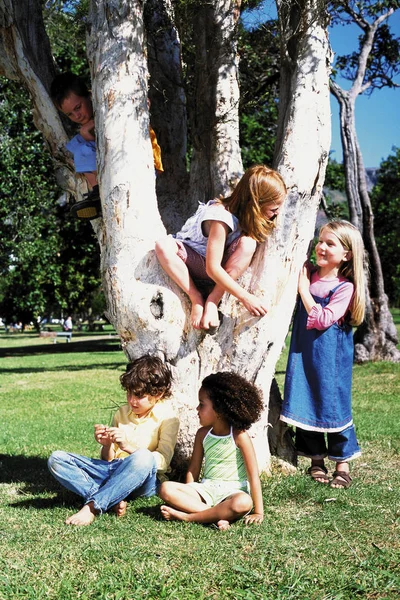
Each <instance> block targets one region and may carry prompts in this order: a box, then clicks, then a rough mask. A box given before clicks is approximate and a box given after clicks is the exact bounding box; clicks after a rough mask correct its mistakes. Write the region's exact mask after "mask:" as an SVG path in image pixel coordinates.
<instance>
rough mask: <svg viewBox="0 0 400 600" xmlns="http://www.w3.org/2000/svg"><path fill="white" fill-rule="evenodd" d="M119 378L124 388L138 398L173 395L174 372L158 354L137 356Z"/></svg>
mask: <svg viewBox="0 0 400 600" xmlns="http://www.w3.org/2000/svg"><path fill="white" fill-rule="evenodd" d="M119 380H120V382H121V385H122V387H123V388H124V390H126V391H127V392H129V393H131V394H134V395H135V396H137V397H138V398H143V396H154V397H156V396H160V398H168V397H169V396H170V395H171V385H172V382H173V377H172V373H171V370H170V368H169V367H168V365H166V364H165V363H163V361H162V360H161V359H160V358H158V356H150V354H145V355H144V356H141V357H140V358H137V359H136V360H134V361H133V362H131V363H129V364H128V365H127V366H126V372H125V373H123V374H122V375H121V377H120V378H119Z"/></svg>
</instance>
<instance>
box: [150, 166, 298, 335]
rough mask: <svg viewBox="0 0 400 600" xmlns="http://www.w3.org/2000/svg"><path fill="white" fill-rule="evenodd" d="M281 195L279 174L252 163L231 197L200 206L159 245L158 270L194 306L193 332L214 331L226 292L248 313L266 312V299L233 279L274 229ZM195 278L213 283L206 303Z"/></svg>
mask: <svg viewBox="0 0 400 600" xmlns="http://www.w3.org/2000/svg"><path fill="white" fill-rule="evenodd" d="M285 196H286V186H285V184H284V182H283V179H282V177H281V176H280V175H279V173H277V172H276V171H273V170H272V169H270V168H268V167H266V166H264V165H255V166H253V167H250V169H248V170H247V171H246V172H245V174H244V175H243V177H242V178H241V180H240V181H239V183H238V184H237V186H236V188H235V190H234V191H233V193H232V195H231V196H229V197H228V198H222V199H221V200H210V201H209V202H208V203H207V204H201V205H200V206H199V208H198V209H197V212H196V213H195V214H194V215H193V216H192V217H191V218H190V219H188V221H186V223H185V225H184V226H183V228H182V229H181V231H179V232H178V233H177V234H176V236H175V237H171V236H166V237H165V238H163V239H162V240H160V241H158V242H157V244H156V254H157V257H158V260H159V261H160V264H161V266H162V267H163V269H164V271H165V272H166V273H168V275H169V276H170V277H171V278H172V279H173V280H174V281H175V283H177V284H178V285H179V286H180V287H181V288H182V290H183V291H184V292H185V293H186V294H187V295H188V296H189V298H190V300H191V302H192V312H191V321H192V325H193V327H194V328H195V329H206V330H212V329H214V330H215V329H216V328H217V327H218V325H219V319H218V303H219V301H220V300H221V298H222V296H223V294H224V292H228V293H229V294H233V295H234V296H235V297H236V298H237V299H238V300H239V301H240V302H241V303H242V304H243V305H244V306H245V308H246V309H247V310H248V311H249V312H250V313H251V314H252V315H254V316H256V317H262V316H264V315H265V314H266V312H267V305H266V303H265V301H264V300H262V299H261V298H258V297H257V296H255V295H254V294H251V293H250V292H247V291H246V290H245V289H243V288H242V287H241V286H240V285H239V284H238V283H236V280H237V279H238V278H239V277H240V275H242V274H243V273H244V271H245V270H246V269H247V267H248V266H249V264H250V262H251V260H252V258H253V255H254V252H255V250H256V247H257V243H261V242H264V241H265V239H266V238H267V236H268V235H269V234H270V233H271V231H272V230H273V228H274V227H275V222H274V220H275V218H276V216H277V214H278V212H279V209H280V207H281V205H282V203H283V201H284V199H285ZM193 279H196V280H202V281H203V282H204V281H205V282H208V283H210V282H211V283H212V284H215V285H214V287H213V289H212V291H211V293H210V294H209V296H208V298H207V300H206V301H204V298H203V296H202V294H201V292H200V291H199V289H198V288H197V287H196V285H195V283H194V281H193Z"/></svg>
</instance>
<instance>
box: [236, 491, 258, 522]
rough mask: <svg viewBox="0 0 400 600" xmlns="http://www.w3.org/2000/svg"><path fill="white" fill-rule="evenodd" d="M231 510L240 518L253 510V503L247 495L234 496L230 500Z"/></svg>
mask: <svg viewBox="0 0 400 600" xmlns="http://www.w3.org/2000/svg"><path fill="white" fill-rule="evenodd" d="M231 508H232V510H233V512H234V513H236V515H237V516H238V517H242V516H243V515H245V514H247V513H248V512H249V511H250V510H251V509H252V508H253V501H252V499H251V497H250V496H249V494H245V493H241V494H235V496H233V497H232V499H231Z"/></svg>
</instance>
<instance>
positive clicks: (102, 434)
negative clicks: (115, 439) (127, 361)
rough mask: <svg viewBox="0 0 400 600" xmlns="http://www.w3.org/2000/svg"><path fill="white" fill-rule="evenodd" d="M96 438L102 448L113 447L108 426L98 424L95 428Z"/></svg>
mask: <svg viewBox="0 0 400 600" xmlns="http://www.w3.org/2000/svg"><path fill="white" fill-rule="evenodd" d="M94 438H95V440H96V442H98V443H99V444H101V445H102V446H111V444H112V439H111V436H110V429H109V427H107V426H106V425H103V424H96V425H95V426H94Z"/></svg>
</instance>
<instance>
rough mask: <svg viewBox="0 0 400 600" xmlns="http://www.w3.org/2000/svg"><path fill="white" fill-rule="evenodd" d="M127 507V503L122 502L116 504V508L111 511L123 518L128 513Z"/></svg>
mask: <svg viewBox="0 0 400 600" xmlns="http://www.w3.org/2000/svg"><path fill="white" fill-rule="evenodd" d="M127 506H128V503H127V501H126V500H121V502H118V504H114V506H113V507H112V508H111V510H112V511H113V512H114V513H115V514H116V515H117V517H123V516H124V514H125V513H126V508H127Z"/></svg>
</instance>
